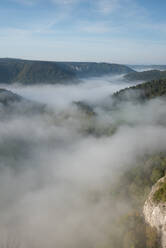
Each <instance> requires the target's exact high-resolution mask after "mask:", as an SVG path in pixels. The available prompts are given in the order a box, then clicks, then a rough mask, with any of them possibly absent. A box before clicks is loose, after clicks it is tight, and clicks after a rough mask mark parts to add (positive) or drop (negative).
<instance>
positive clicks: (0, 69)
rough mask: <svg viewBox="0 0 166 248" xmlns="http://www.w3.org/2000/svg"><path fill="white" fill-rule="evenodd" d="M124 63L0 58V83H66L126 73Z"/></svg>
mask: <svg viewBox="0 0 166 248" xmlns="http://www.w3.org/2000/svg"><path fill="white" fill-rule="evenodd" d="M129 72H133V70H132V69H131V68H129V67H127V66H125V65H118V64H109V63H93V62H47V61H32V60H21V59H8V58H6V59H5V58H4V59H0V83H8V84H11V83H15V82H18V83H22V84H36V83H52V84H54V83H55V84H56V83H68V82H71V81H74V80H75V79H78V78H83V77H95V76H103V75H106V74H112V75H115V74H127V73H129Z"/></svg>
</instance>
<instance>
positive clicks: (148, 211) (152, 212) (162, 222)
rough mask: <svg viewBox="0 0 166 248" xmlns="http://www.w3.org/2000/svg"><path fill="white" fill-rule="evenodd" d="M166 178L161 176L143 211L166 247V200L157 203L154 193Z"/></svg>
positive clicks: (146, 219)
mask: <svg viewBox="0 0 166 248" xmlns="http://www.w3.org/2000/svg"><path fill="white" fill-rule="evenodd" d="M164 180H166V176H165V177H163V178H161V179H160V180H159V181H158V182H157V183H156V184H155V185H154V186H153V187H152V190H151V192H150V194H149V196H148V198H147V200H146V202H145V204H144V208H143V213H144V217H145V221H146V222H147V223H148V224H149V225H150V226H151V227H155V228H156V229H157V231H158V233H159V236H160V238H161V245H162V247H163V248H166V202H165V203H155V202H154V200H153V195H154V193H155V192H156V191H157V190H158V189H159V187H160V184H161V183H162V182H164Z"/></svg>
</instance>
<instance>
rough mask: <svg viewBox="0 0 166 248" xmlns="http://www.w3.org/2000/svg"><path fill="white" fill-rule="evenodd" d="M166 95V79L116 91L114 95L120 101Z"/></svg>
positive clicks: (148, 98)
mask: <svg viewBox="0 0 166 248" xmlns="http://www.w3.org/2000/svg"><path fill="white" fill-rule="evenodd" d="M165 95H166V79H160V80H155V81H151V82H146V83H142V84H138V85H136V86H133V87H129V88H126V89H123V90H120V91H119V92H116V93H115V94H114V95H113V97H114V99H115V100H120V101H131V100H134V101H137V100H141V101H142V100H150V99H152V98H155V97H161V96H165Z"/></svg>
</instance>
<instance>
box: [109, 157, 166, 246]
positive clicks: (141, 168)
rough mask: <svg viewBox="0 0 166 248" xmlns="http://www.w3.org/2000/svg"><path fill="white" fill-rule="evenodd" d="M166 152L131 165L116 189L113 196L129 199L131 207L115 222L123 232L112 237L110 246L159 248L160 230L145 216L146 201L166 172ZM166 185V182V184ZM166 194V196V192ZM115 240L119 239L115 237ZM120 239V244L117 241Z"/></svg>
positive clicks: (112, 192) (119, 199)
mask: <svg viewBox="0 0 166 248" xmlns="http://www.w3.org/2000/svg"><path fill="white" fill-rule="evenodd" d="M165 170H166V154H165V153H159V154H156V155H153V156H145V157H144V158H143V159H142V161H141V162H138V164H134V165H131V166H129V168H128V170H127V171H126V172H125V173H122V176H121V178H120V180H119V182H118V183H117V185H116V186H115V187H114V188H112V191H111V196H112V197H113V198H114V199H115V201H119V202H120V201H123V199H124V201H126V199H127V201H128V204H130V208H129V210H128V211H127V212H126V213H125V214H123V215H121V216H120V217H119V221H117V223H116V224H115V226H116V225H117V229H119V230H122V231H121V233H118V234H117V236H116V233H114V235H113V236H111V237H110V239H111V241H110V247H109V248H114V247H118V248H159V247H160V240H159V238H160V237H159V235H158V233H157V230H156V229H155V228H151V227H150V226H148V225H146V223H145V221H144V218H143V216H142V207H143V204H144V202H145V200H146V198H147V196H148V194H149V193H150V190H151V187H152V185H153V184H154V183H156V182H157V181H158V179H159V178H161V177H163V176H164V175H165ZM165 188H166V183H165ZM165 196H166V195H165ZM114 239H115V240H114ZM117 239H118V246H117V245H116V242H117V241H116V240H117Z"/></svg>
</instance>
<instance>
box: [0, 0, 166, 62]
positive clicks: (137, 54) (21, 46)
mask: <svg viewBox="0 0 166 248" xmlns="http://www.w3.org/2000/svg"><path fill="white" fill-rule="evenodd" d="M165 10H166V1H165V0H158V1H156V0H151V1H149V0H1V1H0V57H14V58H24V59H36V60H50V61H96V62H113V63H122V64H166V56H165V55H166V16H165Z"/></svg>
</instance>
